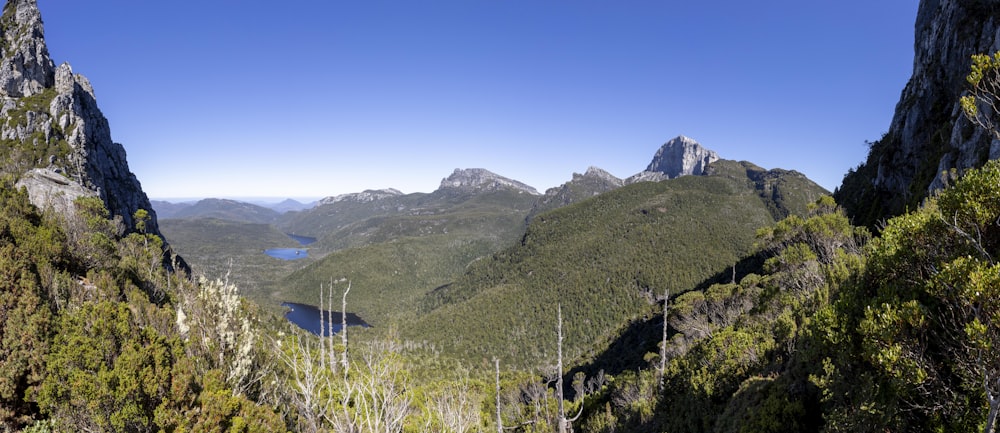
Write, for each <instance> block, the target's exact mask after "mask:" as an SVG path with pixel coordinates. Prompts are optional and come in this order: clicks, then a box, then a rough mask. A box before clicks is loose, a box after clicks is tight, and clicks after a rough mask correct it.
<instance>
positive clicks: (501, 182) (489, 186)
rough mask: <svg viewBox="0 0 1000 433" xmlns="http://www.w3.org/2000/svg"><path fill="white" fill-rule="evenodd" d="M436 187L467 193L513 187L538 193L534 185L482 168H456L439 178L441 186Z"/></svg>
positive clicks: (517, 189) (524, 191) (521, 190)
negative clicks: (446, 175)
mask: <svg viewBox="0 0 1000 433" xmlns="http://www.w3.org/2000/svg"><path fill="white" fill-rule="evenodd" d="M438 189H439V190H454V191H460V192H468V193H475V192H483V191H497V190H501V189H513V190H516V191H520V192H523V193H527V194H532V195H538V191H537V190H535V188H534V187H531V186H529V185H526V184H524V183H521V182H518V181H516V180H513V179H508V178H506V177H503V176H500V175H498V174H496V173H493V172H491V171H489V170H485V169H482V168H466V169H459V168H456V169H455V171H454V172H453V173H452V174H451V175H450V176H448V177H446V178H444V179H442V180H441V186H439V187H438Z"/></svg>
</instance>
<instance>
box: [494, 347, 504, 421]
mask: <svg viewBox="0 0 1000 433" xmlns="http://www.w3.org/2000/svg"><path fill="white" fill-rule="evenodd" d="M493 364H494V365H495V366H496V370H497V375H496V378H497V382H496V383H497V386H496V388H497V433H503V418H501V417H500V359H499V358H493Z"/></svg>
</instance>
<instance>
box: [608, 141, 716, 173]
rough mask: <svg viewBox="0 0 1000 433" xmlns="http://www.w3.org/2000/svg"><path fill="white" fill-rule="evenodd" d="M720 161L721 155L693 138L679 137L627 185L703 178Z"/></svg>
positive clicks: (661, 148)
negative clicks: (695, 177) (692, 177)
mask: <svg viewBox="0 0 1000 433" xmlns="http://www.w3.org/2000/svg"><path fill="white" fill-rule="evenodd" d="M718 160H719V154H717V153H715V151H713V150H709V149H706V148H705V147H703V146H702V145H701V144H699V143H698V142H697V141H695V140H694V139H693V138H690V137H686V136H683V135H678V136H677V137H674V138H672V139H670V141H667V142H666V143H664V144H663V146H660V149H659V150H657V151H656V154H655V155H653V161H652V162H650V163H649V166H647V167H646V170H645V171H642V172H640V173H638V174H635V175H633V176H631V177H629V178H628V179H627V180H626V183H635V182H644V181H653V182H656V181H661V180H664V179H673V178H677V177H681V176H692V175H693V176H701V175H703V174H705V170H706V169H707V168H708V165H709V164H711V163H713V162H715V161H718Z"/></svg>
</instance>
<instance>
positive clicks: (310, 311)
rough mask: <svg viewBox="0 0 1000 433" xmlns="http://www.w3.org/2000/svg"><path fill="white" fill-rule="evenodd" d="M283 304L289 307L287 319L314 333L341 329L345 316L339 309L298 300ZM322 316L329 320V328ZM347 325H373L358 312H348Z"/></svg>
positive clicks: (322, 333) (326, 333) (329, 332)
mask: <svg viewBox="0 0 1000 433" xmlns="http://www.w3.org/2000/svg"><path fill="white" fill-rule="evenodd" d="M281 306H282V307H285V308H288V311H287V312H285V319H288V321H289V322H292V323H294V324H295V325H297V326H298V327H299V328H302V329H305V330H306V331H309V332H311V333H313V334H316V335H322V336H330V335H333V334H336V333H338V332H340V330H341V323H343V316H342V314H341V312H339V311H326V310H320V309H319V308H317V307H316V306H315V305H309V304H299V303H296V302H282V303H281ZM321 317H322V318H323V321H324V322H329V324H328V325H327V326H326V328H327V329H323V328H324V326H323V324H322V323H321V322H320V318H321ZM347 326H361V327H363V328H368V327H369V326H371V325H369V324H368V323H367V322H365V321H364V320H363V319H362V318H360V317H358V315H357V314H355V313H347ZM331 331H332V332H331Z"/></svg>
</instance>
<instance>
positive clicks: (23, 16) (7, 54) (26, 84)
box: [0, 0, 55, 98]
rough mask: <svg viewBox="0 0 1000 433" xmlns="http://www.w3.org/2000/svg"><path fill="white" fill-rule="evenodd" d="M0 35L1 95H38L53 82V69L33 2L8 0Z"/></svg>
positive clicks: (35, 4) (36, 6)
mask: <svg viewBox="0 0 1000 433" xmlns="http://www.w3.org/2000/svg"><path fill="white" fill-rule="evenodd" d="M0 32H2V33H3V46H4V50H3V53H2V56H3V57H2V60H0V92H2V93H3V94H4V96H9V97H15V98H19V97H24V96H31V95H34V94H37V93H40V92H41V91H42V90H45V89H46V88H48V87H52V85H53V83H54V82H55V65H54V64H53V63H52V59H51V58H50V57H49V50H48V48H47V47H46V45H45V37H44V35H45V31H44V29H43V27H42V14H41V12H39V11H38V3H37V2H36V1H35V0H10V1H8V2H7V4H6V5H5V6H4V9H3V16H2V17H0Z"/></svg>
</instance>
